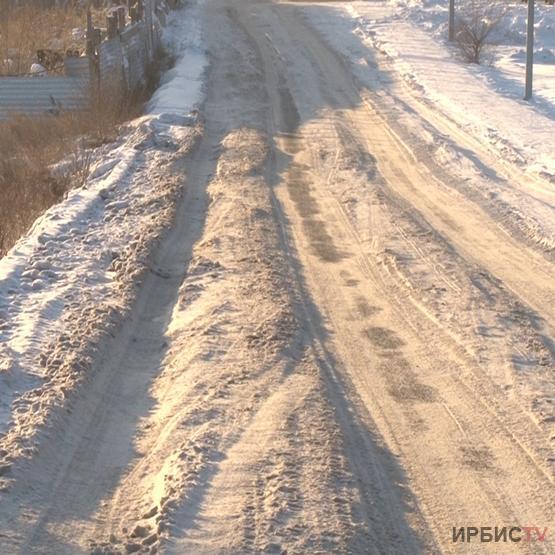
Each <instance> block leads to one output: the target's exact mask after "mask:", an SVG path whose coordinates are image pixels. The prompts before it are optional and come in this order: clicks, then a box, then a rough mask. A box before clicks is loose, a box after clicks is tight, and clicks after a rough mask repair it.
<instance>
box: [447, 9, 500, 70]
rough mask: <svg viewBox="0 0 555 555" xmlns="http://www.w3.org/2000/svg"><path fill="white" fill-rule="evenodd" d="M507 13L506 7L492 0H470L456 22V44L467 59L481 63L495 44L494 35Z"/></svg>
mask: <svg viewBox="0 0 555 555" xmlns="http://www.w3.org/2000/svg"><path fill="white" fill-rule="evenodd" d="M505 14H506V7H505V6H503V5H502V4H501V3H499V2H492V1H491V0H468V1H467V2H466V3H465V4H464V5H463V6H462V7H461V9H460V13H459V15H458V18H457V23H456V35H455V38H456V45H457V47H458V48H459V50H460V52H461V54H462V56H463V58H464V59H465V61H467V62H469V63H472V64H479V63H480V62H481V61H482V58H483V56H484V54H485V53H486V52H487V51H488V50H489V49H491V47H492V46H493V41H492V37H493V34H494V32H495V31H496V30H497V28H498V27H499V25H500V23H501V21H502V20H503V18H504V16H505Z"/></svg>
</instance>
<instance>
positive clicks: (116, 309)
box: [0, 5, 206, 491]
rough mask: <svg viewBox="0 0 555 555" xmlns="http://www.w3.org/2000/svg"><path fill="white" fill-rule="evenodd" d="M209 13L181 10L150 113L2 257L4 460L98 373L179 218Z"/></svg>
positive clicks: (169, 34)
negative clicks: (108, 343)
mask: <svg viewBox="0 0 555 555" xmlns="http://www.w3.org/2000/svg"><path fill="white" fill-rule="evenodd" d="M197 15H198V14H197V9H196V7H195V6H194V5H193V6H192V7H190V8H189V9H187V10H185V11H182V12H177V13H175V14H173V15H172V16H171V17H170V21H169V25H168V28H167V29H166V30H165V33H164V38H165V40H166V42H167V48H168V49H170V50H171V51H173V53H174V55H175V56H176V58H177V66H176V68H175V69H174V70H173V71H171V72H169V73H168V75H167V76H166V77H165V79H164V83H163V86H162V89H161V91H160V92H159V93H157V94H156V95H155V96H154V98H153V100H152V102H151V104H150V114H148V115H146V116H144V117H142V118H139V119H138V120H136V121H134V122H131V123H130V124H129V125H128V126H127V128H126V129H124V130H123V133H122V135H121V136H120V138H119V139H118V140H117V141H116V142H115V143H113V144H110V145H105V146H103V147H101V148H99V149H97V150H96V151H95V152H94V153H93V166H92V172H91V175H90V178H89V179H88V182H87V184H86V186H85V187H83V188H81V189H76V190H73V191H71V192H70V193H69V194H68V196H67V198H66V199H65V200H64V201H63V202H62V203H60V204H58V205H56V206H54V207H52V208H51V209H50V210H48V211H47V212H46V213H45V214H44V215H43V216H42V217H41V218H39V219H38V220H37V222H36V223H35V225H34V226H33V228H32V229H31V230H30V231H29V233H28V234H27V235H26V236H25V237H23V238H22V239H21V240H20V241H19V242H18V243H17V244H16V245H15V246H14V248H13V249H12V250H11V251H10V252H9V253H8V254H7V255H6V257H5V258H3V259H2V260H0V434H3V435H2V436H0V467H3V466H5V467H6V468H8V469H9V467H10V465H11V461H13V459H14V458H15V457H17V455H24V456H25V455H28V454H30V453H31V452H32V449H33V446H34V444H35V443H36V440H37V435H36V434H37V430H38V429H39V427H40V425H41V424H44V423H46V422H49V421H50V418H51V417H52V415H53V414H54V413H55V410H56V409H58V408H59V407H61V406H64V404H65V403H66V398H67V397H68V395H69V394H70V393H71V392H72V391H73V390H74V389H75V388H76V386H77V385H78V384H79V383H80V382H81V381H82V380H83V379H86V373H87V371H88V370H90V369H91V367H92V361H93V355H95V353H96V354H97V353H98V351H99V349H101V348H102V340H103V339H106V338H107V337H108V336H109V335H110V334H111V333H112V332H113V330H114V328H115V327H116V326H117V325H118V324H119V323H120V322H121V321H122V319H123V318H124V317H125V316H127V315H128V313H129V310H130V307H131V306H132V301H133V298H134V296H135V294H136V285H137V283H138V282H139V281H140V279H141V276H142V275H143V273H144V272H145V271H148V269H149V268H150V264H151V262H150V260H151V256H150V255H151V253H152V252H153V249H154V247H155V245H156V243H157V241H158V240H159V238H160V236H161V235H163V232H164V229H165V228H167V226H169V225H170V224H171V221H172V218H173V213H174V207H175V203H176V200H177V198H178V197H179V194H180V190H181V186H182V183H181V180H180V179H179V177H178V176H175V175H174V174H173V171H172V162H174V161H175V160H177V159H179V158H182V157H183V156H184V155H185V154H187V153H188V152H189V151H191V150H192V148H193V146H194V144H195V143H196V141H197V139H198V137H199V125H198V124H197V123H196V111H195V108H196V107H197V105H198V103H199V102H200V101H201V100H202V94H201V93H202V77H203V72H204V67H205V65H206V61H205V59H204V57H203V55H202V53H201V51H200V36H199V34H198V33H193V32H191V31H192V30H193V28H195V25H198V19H197ZM176 37H180V40H179V41H177V40H176ZM189 60H190V61H191V63H189ZM8 453H9V455H8ZM6 475H9V473H8V472H7V471H6V472H2V473H0V476H2V477H3V478H2V480H4V481H5V480H6V478H4V476H6ZM1 489H2V484H0V491H1Z"/></svg>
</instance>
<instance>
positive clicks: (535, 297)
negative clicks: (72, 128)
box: [0, 0, 555, 555]
mask: <svg viewBox="0 0 555 555" xmlns="http://www.w3.org/2000/svg"><path fill="white" fill-rule="evenodd" d="M350 4H351V3H337V4H335V3H328V2H327V3H325V4H302V3H298V2H295V3H279V2H255V1H251V0H224V1H216V0H207V1H206V2H204V3H200V4H194V3H191V4H189V6H188V7H187V8H186V9H185V10H184V11H183V12H181V13H178V14H177V15H176V16H175V17H174V18H173V22H172V24H171V27H170V28H169V29H168V30H166V36H167V37H169V39H172V42H171V44H170V47H171V48H174V49H175V50H176V52H180V56H181V57H180V59H179V60H178V64H177V67H176V69H175V70H172V72H170V73H169V75H168V76H167V77H166V79H165V81H164V84H163V88H162V89H161V91H160V92H159V93H158V94H157V95H156V96H155V98H154V100H153V103H152V105H151V107H150V112H151V113H150V114H149V115H147V116H145V117H144V118H142V119H141V120H139V121H137V122H134V123H132V124H131V125H130V126H129V129H128V131H127V132H126V134H124V135H123V136H122V138H121V139H120V141H119V143H118V144H116V145H112V146H110V147H106V149H105V151H102V152H99V153H98V160H97V162H96V167H95V168H96V169H95V172H94V173H93V176H92V178H91V182H90V184H89V185H88V188H87V189H85V190H83V191H77V192H75V193H74V194H72V195H71V196H70V197H69V198H68V199H67V201H65V202H64V203H62V204H61V205H59V206H58V207H55V208H53V209H52V210H51V211H49V212H48V214H46V215H45V217H44V218H43V219H42V220H41V221H39V222H38V223H37V225H36V226H35V229H34V230H32V231H31V232H30V234H29V235H28V236H27V237H25V238H23V239H22V241H21V242H20V243H19V244H18V245H17V246H16V247H15V248H14V249H13V251H12V252H11V253H10V255H9V256H8V257H6V259H4V260H3V261H1V262H0V315H1V322H0V326H1V327H0V341H1V343H0V355H1V357H2V358H1V359H0V385H1V387H2V389H1V391H0V418H1V421H0V431H1V433H2V436H0V553H10V554H11V553H21V554H25V555H27V554H49V555H50V554H56V555H62V554H78V553H83V554H85V553H94V554H101V553H109V554H114V553H171V554H176V555H177V554H179V555H181V554H195V555H196V554H208V553H224V554H236V553H241V554H243V553H287V554H307V553H355V554H359V553H360V554H362V553H388V554H389V553H399V554H413V553H471V552H472V553H500V552H502V553H511V552H515V553H534V554H537V553H545V554H550V553H554V552H555V535H554V534H555V522H554V515H555V501H554V500H555V488H554V484H553V478H554V469H555V452H554V451H555V449H554V448H555V378H554V370H555V368H554V344H553V327H554V326H555V285H554V284H555V262H554V251H553V246H554V244H555V243H554V240H553V237H554V235H553V222H554V221H555V218H554V216H555V208H554V207H555V185H554V183H553V180H551V179H550V176H549V172H548V171H547V170H548V169H549V168H551V167H552V163H553V159H552V158H549V151H548V150H546V151H545V152H543V153H542V157H543V158H542V159H541V163H538V165H537V171H534V169H533V168H532V169H531V168H530V167H529V166H530V164H531V161H528V160H527V159H525V158H522V156H531V155H532V154H531V153H530V151H529V150H525V149H524V150H522V152H520V151H519V150H518V146H519V144H518V139H519V137H520V139H522V138H523V137H524V138H525V137H526V133H528V131H527V128H526V121H527V116H526V114H530V118H536V120H537V121H538V122H541V123H542V125H544V126H545V129H549V125H550V124H549V122H550V121H552V120H549V119H548V116H545V115H542V112H541V111H537V112H536V111H533V113H532V111H530V112H529V111H528V110H532V109H529V108H528V107H526V106H523V105H522V104H521V103H518V102H517V101H516V100H511V99H508V98H505V99H504V100H503V102H502V103H501V104H500V112H499V114H501V113H503V114H506V113H509V112H511V110H514V115H515V120H516V121H519V122H521V123H520V124H519V125H520V127H521V128H522V134H521V135H520V136H517V135H518V133H517V134H515V136H510V132H512V131H511V130H510V129H509V130H507V131H506V132H505V131H504V132H503V133H502V134H501V136H500V135H499V134H497V135H495V140H490V139H491V137H492V135H483V134H481V133H480V132H477V130H478V131H479V130H480V126H479V125H478V123H476V122H477V121H479V117H478V116H477V115H476V114H475V113H472V110H473V108H472V105H471V104H468V103H467V104H465V106H467V108H465V110H462V111H461V110H459V111H457V110H456V109H455V108H456V105H455V102H454V101H452V102H449V101H448V100H446V98H447V97H445V96H443V97H441V98H440V97H439V96H437V97H435V98H430V96H429V95H426V94H425V92H426V87H424V86H423V87H418V86H414V82H422V83H424V84H425V85H426V86H427V87H428V90H432V89H433V87H437V86H439V85H440V84H441V83H439V82H438V79H437V78H436V79H435V80H434V79H433V75H432V73H430V72H431V69H430V65H431V64H430V60H436V61H437V63H438V64H443V66H442V67H449V72H450V79H452V80H453V82H455V80H458V81H457V82H464V83H465V86H466V87H467V90H469V91H472V90H474V89H473V87H476V89H475V90H481V91H484V94H486V95H489V94H490V93H491V94H494V93H493V92H491V91H489V92H488V89H486V88H485V85H484V83H483V81H481V80H478V77H476V76H473V75H472V74H470V73H468V74H466V73H461V72H463V71H466V70H464V68H462V69H461V67H459V66H457V65H456V64H453V63H451V62H450V61H449V59H447V58H446V57H445V56H443V54H442V53H441V51H440V50H438V49H439V48H440V47H439V46H438V45H437V44H435V46H434V44H432V43H429V44H428V43H426V44H427V46H426V50H425V52H426V58H425V59H424V58H419V59H416V58H415V59H413V60H412V65H410V66H407V65H406V64H404V63H402V58H403V56H408V55H409V54H408V53H405V54H403V52H402V50H400V47H399V45H397V46H396V45H393V46H391V44H390V43H387V41H388V40H389V39H388V33H387V30H384V29H385V28H386V26H385V24H383V23H380V21H382V22H383V18H384V17H389V16H388V14H389V12H388V10H390V9H391V5H386V4H383V3H355V5H354V6H351V5H350ZM384 14H385V15H384ZM391 24H392V25H393V24H395V23H394V20H392V23H391ZM398 24H399V25H400V28H402V29H405V31H406V32H407V39H410V40H411V41H412V43H413V44H420V45H421V46H422V45H423V44H424V43H425V42H426V40H427V39H426V38H425V35H424V34H423V33H422V32H419V33H420V34H419V33H417V32H411V31H410V25H409V24H408V23H406V22H403V21H401V22H400V23H398ZM376 26H377V27H376ZM407 29H408V31H407ZM378 31H379V32H378ZM409 32H410V36H408V33H409ZM390 40H393V39H390ZM430 40H431V39H430ZM388 44H389V46H388ZM171 45H173V46H171ZM392 52H395V55H392ZM419 52H420V53H421V54H422V52H424V50H421V51H420V50H419ZM432 65H433V64H432ZM407 68H409V69H410V72H412V73H411V74H414V75H415V77H414V79H413V80H412V84H411V80H410V79H407V76H408V73H407V71H408V70H407ZM432 69H433V68H432ZM418 71H422V72H426V71H427V72H428V74H426V75H423V76H420V77H421V81H418V79H419V77H418V75H416V73H414V72H418ZM472 79H476V81H472ZM201 82H203V83H204V85H203V86H202V87H201ZM201 90H202V91H203V93H202V94H203V100H202V103H201V104H199V100H200V98H201V97H200V94H201ZM443 90H444V92H445V90H446V89H443ZM445 94H447V93H445ZM469 94H470V93H469ZM469 98H470V96H468V97H467V98H466V100H465V99H461V102H463V100H464V101H465V102H468V101H469ZM492 98H493V97H492ZM488 99H489V100H491V98H490V97H488ZM511 102H513V103H514V104H510V103H511ZM196 105H198V106H197V107H198V108H199V113H200V116H197V114H196V113H194V114H193V115H188V114H189V111H190V110H191V109H192V108H193V107H195V106H196ZM491 106H493V108H492V109H494V108H495V106H496V104H495V102H493V100H491ZM451 107H453V110H452V111H451V112H450V111H449V110H450V108H451ZM511 113H512V112H511ZM457 114H458V117H456V115H457ZM500 117H501V116H500ZM465 118H467V119H465ZM472 118H474V120H472ZM484 119H487V120H488V121H490V120H491V121H494V122H495V114H494V115H492V113H488V114H485V115H484ZM471 121H474V124H471V123H469V122H471ZM501 123H502V125H501V124H500V129H505V127H503V126H505V125H506V119H504V120H503V121H502V122H501ZM517 131H518V130H517ZM492 133H493V131H492ZM546 133H548V132H547V131H546ZM522 140H525V139H522ZM519 152H520V153H519ZM551 155H553V149H551ZM528 162H530V164H529V163H528ZM465 526H484V527H488V526H489V527H495V526H499V527H502V526H509V527H512V526H534V527H538V528H539V529H540V531H543V529H544V528H548V533H547V537H546V540H545V541H544V542H534V543H526V542H521V543H519V544H512V543H504V544H494V543H483V544H478V543H473V544H468V543H466V544H453V543H452V528H453V527H465Z"/></svg>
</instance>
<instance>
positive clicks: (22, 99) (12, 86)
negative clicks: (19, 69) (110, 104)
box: [0, 76, 89, 119]
mask: <svg viewBox="0 0 555 555" xmlns="http://www.w3.org/2000/svg"><path fill="white" fill-rule="evenodd" d="M88 88H89V85H88V80H87V79H78V78H74V77H61V76H60V77H58V76H56V77H2V78H1V79H0V119H5V118H7V117H9V116H10V115H13V114H17V113H21V114H25V115H28V116H37V115H41V114H49V113H51V114H52V113H58V112H60V111H62V110H82V109H85V108H86V103H87V97H88V94H87V91H88Z"/></svg>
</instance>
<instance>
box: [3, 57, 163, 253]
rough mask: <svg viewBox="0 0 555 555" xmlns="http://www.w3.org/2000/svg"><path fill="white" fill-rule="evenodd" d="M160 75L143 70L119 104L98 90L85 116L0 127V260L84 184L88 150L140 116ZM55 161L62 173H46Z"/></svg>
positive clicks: (153, 69) (16, 119)
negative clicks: (136, 86)
mask: <svg viewBox="0 0 555 555" xmlns="http://www.w3.org/2000/svg"><path fill="white" fill-rule="evenodd" d="M163 61H167V60H165V59H163ZM162 69H163V67H162V66H161V65H159V64H157V65H155V66H154V67H151V68H149V71H148V77H149V79H148V83H147V85H146V86H145V88H144V89H142V90H139V91H136V92H135V94H133V95H131V96H129V97H127V98H125V99H124V100H123V101H119V100H118V95H117V94H116V93H114V94H109V93H107V91H106V90H104V94H103V95H102V97H101V98H98V99H93V100H92V101H91V103H90V106H89V109H88V110H87V111H86V112H80V113H79V112H64V113H62V114H61V115H58V116H45V117H42V118H30V117H25V116H15V117H12V118H11V119H10V120H7V121H5V122H0V153H1V155H0V258H1V257H2V256H4V255H5V254H6V252H7V251H8V250H9V249H10V248H11V247H12V246H13V245H14V244H15V242H16V241H17V239H18V238H19V237H21V236H22V235H23V234H24V233H25V232H26V231H27V230H28V229H29V227H30V226H31V225H32V223H33V222H34V221H35V219H36V218H37V217H38V216H40V215H41V214H42V213H43V212H44V211H45V210H46V209H48V208H49V207H50V206H52V205H53V204H55V203H57V202H59V201H60V200H61V199H62V198H63V196H64V195H65V193H66V192H67V191H68V190H69V189H71V188H74V187H81V186H83V185H85V184H86V182H87V178H88V175H89V168H90V162H91V156H90V151H91V149H92V148H94V147H96V146H100V145H102V144H105V143H107V142H111V141H113V140H115V138H116V137H117V133H118V128H119V125H120V124H121V123H122V122H124V121H127V120H129V119H132V118H134V117H136V116H138V115H140V114H141V113H142V112H143V107H144V103H145V101H146V100H147V99H148V98H149V97H150V95H151V93H152V91H153V89H154V88H155V86H156V84H157V82H158V78H159V73H160V71H161V70H162ZM60 161H63V162H64V164H61V165H60V166H62V167H63V168H64V170H63V171H62V172H59V171H57V172H52V171H51V168H52V166H53V165H54V164H56V163H58V162H60Z"/></svg>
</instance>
